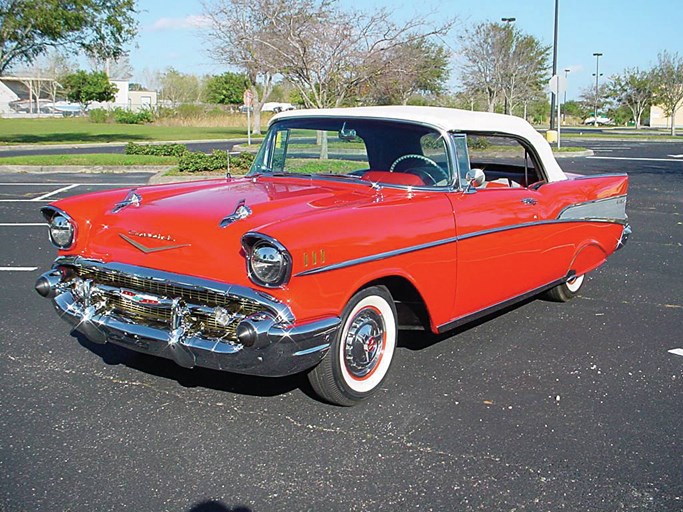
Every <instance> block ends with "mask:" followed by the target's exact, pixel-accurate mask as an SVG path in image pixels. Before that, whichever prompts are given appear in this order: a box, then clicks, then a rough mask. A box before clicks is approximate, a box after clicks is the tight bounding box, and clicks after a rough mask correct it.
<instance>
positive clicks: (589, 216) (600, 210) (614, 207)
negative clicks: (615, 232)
mask: <svg viewBox="0 0 683 512" xmlns="http://www.w3.org/2000/svg"><path fill="white" fill-rule="evenodd" d="M557 218H558V219H560V220H567V219H579V220H606V221H615V222H619V221H625V220H626V219H627V216H626V194H624V195H621V196H613V197H607V198H604V199H596V200H594V201H585V202H582V203H576V204H572V205H569V206H567V207H566V208H564V209H562V211H561V212H560V214H559V215H558V216H557Z"/></svg>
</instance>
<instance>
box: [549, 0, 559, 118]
mask: <svg viewBox="0 0 683 512" xmlns="http://www.w3.org/2000/svg"><path fill="white" fill-rule="evenodd" d="M559 16H560V0H555V33H554V37H553V75H552V76H555V75H556V74H557V30H558V25H559ZM550 96H551V98H550V129H551V130H554V129H555V101H558V102H559V101H560V98H555V95H554V94H551V95H550Z"/></svg>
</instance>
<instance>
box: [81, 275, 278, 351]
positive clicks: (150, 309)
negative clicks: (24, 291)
mask: <svg viewBox="0 0 683 512" xmlns="http://www.w3.org/2000/svg"><path fill="white" fill-rule="evenodd" d="M70 269H71V270H72V271H73V274H74V277H78V278H80V279H83V280H90V281H92V283H93V284H94V285H105V286H106V287H111V288H108V289H107V290H108V291H105V292H103V293H102V297H103V298H104V299H105V302H106V309H107V310H108V311H110V312H113V313H115V314H116V315H118V316H121V317H124V318H127V319H129V320H131V321H133V322H136V323H141V324H145V325H150V326H154V327H162V328H170V325H171V320H172V311H171V307H170V306H164V305H149V304H144V303H140V302H138V301H135V300H132V299H128V298H126V297H124V296H122V295H121V294H119V293H117V292H114V291H111V289H112V288H113V289H116V290H117V291H118V290H122V289H123V290H133V291H135V292H139V293H144V294H149V295H153V296H156V297H158V298H159V299H170V300H173V299H182V300H183V301H184V302H185V303H186V304H187V305H188V306H189V308H190V311H191V314H190V317H189V318H188V321H189V322H190V325H191V329H192V330H193V331H196V332H197V333H200V334H201V335H202V336H204V337H207V338H214V339H217V340H224V341H228V342H235V341H237V335H236V329H237V324H238V323H239V321H233V322H232V323H230V324H228V325H227V326H224V325H222V324H220V323H219V322H218V321H217V320H216V318H215V316H214V315H213V314H210V313H208V312H207V311H197V309H198V308H201V307H206V308H210V309H213V308H215V307H219V306H220V307H222V308H224V309H225V310H227V311H228V312H229V313H231V314H236V315H237V317H236V318H237V319H239V318H244V317H246V316H249V315H251V314H254V313H261V312H268V311H269V310H268V308H267V307H265V306H264V305H262V304H260V303H258V302H256V301H253V300H249V299H247V298H244V297H239V296H234V295H228V294H224V293H221V292H218V291H214V290H209V289H204V288H199V287H191V286H184V285H182V284H179V283H172V282H168V281H163V280H157V279H150V278H144V277H140V276H136V275H131V274H127V273H124V272H119V271H117V270H111V269H105V268H101V267H85V266H74V267H70ZM193 306H197V308H195V309H194V310H193Z"/></svg>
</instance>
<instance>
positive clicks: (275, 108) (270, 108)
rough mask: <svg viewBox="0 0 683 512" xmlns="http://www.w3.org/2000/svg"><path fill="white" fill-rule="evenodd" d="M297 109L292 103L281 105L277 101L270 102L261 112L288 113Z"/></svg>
mask: <svg viewBox="0 0 683 512" xmlns="http://www.w3.org/2000/svg"><path fill="white" fill-rule="evenodd" d="M295 109H296V107H295V106H294V105H292V104H291V103H279V102H275V101H268V102H266V103H264V104H263V107H261V112H275V113H276V114H277V113H278V112H287V111H288V110H295Z"/></svg>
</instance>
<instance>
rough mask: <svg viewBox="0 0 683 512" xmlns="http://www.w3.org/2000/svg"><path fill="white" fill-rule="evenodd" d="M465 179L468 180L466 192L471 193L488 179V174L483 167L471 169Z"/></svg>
mask: <svg viewBox="0 0 683 512" xmlns="http://www.w3.org/2000/svg"><path fill="white" fill-rule="evenodd" d="M465 181H466V182H467V188H466V189H465V193H467V194H471V193H472V192H475V189H476V187H481V186H482V185H483V184H484V182H485V181H486V175H485V174H484V171H482V170H481V169H470V170H469V171H467V174H465Z"/></svg>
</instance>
